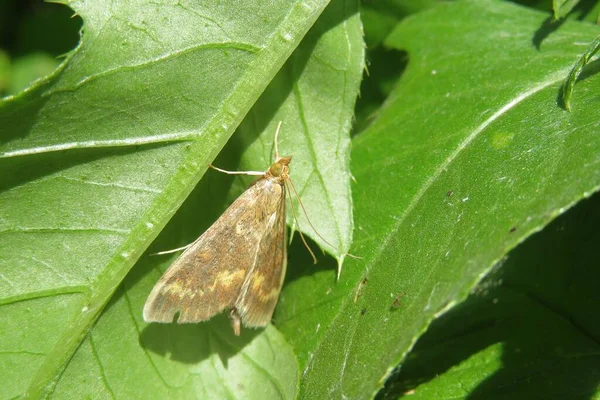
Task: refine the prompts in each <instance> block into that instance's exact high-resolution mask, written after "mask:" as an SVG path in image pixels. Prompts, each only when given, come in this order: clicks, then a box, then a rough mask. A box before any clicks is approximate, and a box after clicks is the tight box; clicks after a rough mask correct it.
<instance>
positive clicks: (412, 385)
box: [385, 195, 600, 399]
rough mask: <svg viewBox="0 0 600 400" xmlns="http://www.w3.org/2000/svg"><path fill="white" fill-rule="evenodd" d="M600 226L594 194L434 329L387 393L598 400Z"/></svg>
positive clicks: (599, 199) (597, 199)
mask: <svg viewBox="0 0 600 400" xmlns="http://www.w3.org/2000/svg"><path fill="white" fill-rule="evenodd" d="M599 224H600V196H598V195H594V196H593V197H592V198H591V199H589V200H586V201H584V202H581V203H580V204H578V205H577V206H576V207H575V208H573V209H571V210H569V211H568V212H567V213H566V214H564V215H561V216H560V217H559V218H557V219H556V220H555V221H553V222H552V224H550V225H549V226H548V227H546V228H545V229H544V230H543V231H542V232H540V233H537V234H536V235H534V236H533V237H531V238H530V239H528V240H527V241H526V242H525V243H524V244H522V245H521V246H519V247H518V248H516V249H515V250H514V251H512V252H511V253H510V254H509V255H508V257H507V259H506V261H505V262H503V263H501V265H499V266H498V268H497V269H496V270H495V271H494V273H493V274H491V275H490V276H489V277H487V278H486V279H485V280H484V281H483V282H482V283H481V284H480V285H479V286H478V287H477V288H476V289H475V291H474V293H473V294H471V295H470V296H469V298H468V299H467V301H466V302H465V303H463V304H461V305H460V306H458V307H456V308H455V309H453V310H452V311H451V312H449V313H448V314H446V315H444V316H443V317H442V318H440V319H439V320H437V321H435V322H434V323H433V324H432V325H431V327H430V329H429V330H428V331H427V333H426V334H425V335H424V336H423V337H422V338H420V339H419V342H418V343H417V345H416V346H415V349H414V351H413V352H411V354H410V356H409V357H408V358H407V361H406V363H405V364H404V365H403V366H402V369H401V371H400V372H399V374H398V375H397V376H395V377H394V379H393V381H391V382H389V383H388V384H386V389H387V393H386V396H385V397H386V398H397V397H398V395H400V394H402V393H407V392H410V393H411V395H410V396H409V397H410V398H411V399H430V398H440V397H443V398H485V399H496V398H497V399H503V398H507V397H511V398H565V399H590V398H595V396H597V395H598V387H599V381H600V368H599V363H598V357H599V354H598V338H599V336H600V331H599V329H598V327H599V326H600V323H599V322H600V321H599V320H598V315H597V313H596V312H595V311H594V310H595V309H596V305H597V304H598V302H599V301H600V296H599V293H598V290H597V287H596V282H598V280H599V279H600V276H599V272H600V271H598V268H596V265H597V260H598V258H599V256H600V254H599V252H598V247H597V245H596V243H598V240H599V239H600V236H599V232H598V225H599ZM465 393H467V395H465ZM407 397H408V396H407Z"/></svg>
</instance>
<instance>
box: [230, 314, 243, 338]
mask: <svg viewBox="0 0 600 400" xmlns="http://www.w3.org/2000/svg"><path fill="white" fill-rule="evenodd" d="M229 320H230V321H231V327H232V328H233V333H235V336H240V326H241V324H242V320H241V318H240V314H239V313H238V311H237V310H236V308H235V307H233V308H232V309H231V311H229Z"/></svg>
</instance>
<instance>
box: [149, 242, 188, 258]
mask: <svg viewBox="0 0 600 400" xmlns="http://www.w3.org/2000/svg"><path fill="white" fill-rule="evenodd" d="M193 244H194V243H190V244H186V245H185V246H182V247H178V248H176V249H172V250H165V251H159V252H158V253H152V254H150V255H151V256H162V255H163V254H171V253H177V252H178V251H180V250H185V249H187V248H188V247H190V246H191V245H193Z"/></svg>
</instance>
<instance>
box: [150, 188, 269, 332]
mask: <svg viewBox="0 0 600 400" xmlns="http://www.w3.org/2000/svg"><path fill="white" fill-rule="evenodd" d="M266 181H267V180H266V179H263V180H259V181H257V182H256V184H254V185H253V186H251V187H250V188H248V189H247V190H246V191H245V192H244V193H242V195H241V196H240V197H238V198H237V200H236V201H235V202H233V204H232V205H231V206H229V208H228V209H227V210H226V211H225V212H224V213H223V215H221V217H220V218H219V219H218V220H217V221H216V222H215V223H214V224H213V225H212V226H211V227H210V228H208V230H207V231H206V232H204V234H203V235H202V236H200V238H198V240H196V242H194V243H193V244H192V245H191V246H190V247H189V248H188V249H187V250H186V251H185V252H184V253H183V254H182V255H181V256H180V257H179V258H178V259H177V260H176V261H175V262H174V263H173V264H172V265H171V266H170V267H169V268H168V269H167V271H166V272H165V273H164V275H163V276H162V277H161V279H160V280H159V281H158V282H157V284H156V285H155V286H154V289H152V292H151V293H150V295H149V296H148V300H146V304H145V305H144V320H145V321H147V322H173V319H174V317H175V315H176V314H177V313H179V317H178V319H177V322H179V323H186V322H200V321H206V320H208V319H210V318H211V317H212V316H214V315H215V314H218V313H220V312H221V311H223V310H224V309H225V308H230V307H232V306H233V304H234V302H235V300H236V298H237V297H238V294H239V293H240V289H241V287H242V285H243V283H244V281H245V278H246V275H247V273H248V271H249V269H250V268H251V267H252V265H253V263H254V260H255V256H256V250H257V247H258V246H259V244H260V241H261V239H262V237H263V232H264V228H265V227H266V225H267V221H266V220H267V219H268V218H269V214H272V213H273V212H275V210H272V211H271V213H269V210H268V207H269V206H270V204H271V203H272V199H270V198H269V197H270V196H272V194H271V193H269V191H265V190H264V188H265V182H266ZM271 208H273V207H271Z"/></svg>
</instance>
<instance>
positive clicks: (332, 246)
mask: <svg viewBox="0 0 600 400" xmlns="http://www.w3.org/2000/svg"><path fill="white" fill-rule="evenodd" d="M287 180H288V181H289V182H290V183H291V185H292V189H293V190H294V195H295V196H296V199H298V203H300V207H302V211H303V212H304V216H305V217H306V220H307V221H308V223H309V225H310V227H311V228H312V229H313V231H315V233H316V235H317V236H318V237H319V238H320V239H321V240H322V241H324V242H325V243H327V244H328V245H329V247H331V248H332V249H334V250H338V248H337V247H335V246H334V245H332V244H331V243H329V242H328V241H327V239H325V238H324V237H323V236H321V234H320V233H319V231H317V228H315V226H314V225H313V224H312V222H310V218H308V213H307V212H306V208H304V204H302V200H300V196H299V195H298V191H297V190H296V185H294V181H292V178H290V177H288V179H287ZM292 208H293V207H292ZM296 223H298V220H296Z"/></svg>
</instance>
